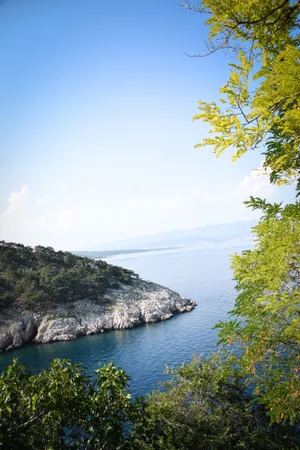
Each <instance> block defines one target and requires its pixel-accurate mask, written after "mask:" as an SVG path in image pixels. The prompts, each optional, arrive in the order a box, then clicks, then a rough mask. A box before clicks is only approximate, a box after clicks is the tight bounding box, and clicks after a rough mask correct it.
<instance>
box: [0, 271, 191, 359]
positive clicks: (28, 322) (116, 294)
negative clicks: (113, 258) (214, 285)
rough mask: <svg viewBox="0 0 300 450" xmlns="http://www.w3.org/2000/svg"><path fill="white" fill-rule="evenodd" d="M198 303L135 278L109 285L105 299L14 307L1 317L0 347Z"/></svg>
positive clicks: (163, 316) (157, 316) (158, 315)
mask: <svg viewBox="0 0 300 450" xmlns="http://www.w3.org/2000/svg"><path fill="white" fill-rule="evenodd" d="M195 306H196V303H195V302H193V301H191V300H190V299H185V298H182V297H180V295H179V294H177V293H176V292H174V291H171V290H170V289H167V288H166V287H163V286H160V285H158V284H155V283H151V282H148V281H144V280H141V279H134V280H132V283H131V284H130V285H120V287H119V288H118V289H108V290H107V291H106V292H105V295H104V296H103V298H101V302H97V301H95V300H80V301H75V302H70V303H66V304H63V305H60V306H57V307H53V308H50V309H48V310H47V311H46V312H40V313H31V312H30V311H29V310H22V311H20V310H14V311H13V312H11V313H10V314H6V316H5V317H1V320H0V351H4V350H11V349H13V348H17V347H21V346H23V345H25V344H27V343H30V342H32V343H36V344H40V343H47V342H55V341H68V340H72V339H76V338H77V337H78V336H84V335H88V334H95V333H101V332H104V331H109V330H117V329H125V328H133V327H135V326H137V325H140V324H142V323H150V322H157V321H161V320H167V319H170V318H171V317H172V316H173V315H174V314H178V313H183V312H186V311H191V310H192V309H193V308H194V307H195Z"/></svg>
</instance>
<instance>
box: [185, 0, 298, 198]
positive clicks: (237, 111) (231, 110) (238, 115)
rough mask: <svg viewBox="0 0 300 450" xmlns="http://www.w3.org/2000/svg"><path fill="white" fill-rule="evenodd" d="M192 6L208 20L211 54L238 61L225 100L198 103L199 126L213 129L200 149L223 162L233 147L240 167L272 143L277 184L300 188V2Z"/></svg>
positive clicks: (211, 1)
mask: <svg viewBox="0 0 300 450" xmlns="http://www.w3.org/2000/svg"><path fill="white" fill-rule="evenodd" d="M185 7H186V8H188V9H193V10H194V11H197V12H199V13H201V14H208V15H209V19H208V20H207V22H206V24H207V25H209V26H210V33H209V41H208V44H207V46H208V54H210V53H213V52H215V51H217V50H222V49H223V50H224V49H226V50H230V51H232V52H233V54H234V55H235V59H236V61H234V62H232V63H230V64H229V66H230V67H231V70H230V76H229V79H228V81H227V83H226V84H225V86H223V87H221V89H220V93H221V94H222V97H221V98H220V101H219V102H211V103H207V102H203V101H199V110H200V113H199V114H197V115H196V116H195V117H194V119H195V120H198V119H201V120H203V121H205V122H207V123H208V124H209V125H210V134H211V136H210V137H208V138H205V139H204V140H203V141H202V142H201V143H199V144H197V145H196V147H199V146H207V145H212V146H213V151H214V153H215V154H216V155H217V156H219V155H220V154H221V153H222V152H223V151H224V150H226V149H230V148H234V149H235V154H234V156H233V160H235V159H237V158H239V157H240V156H241V155H242V154H244V153H245V152H246V151H249V150H252V149H257V148H259V147H261V146H262V145H263V144H267V145H266V147H265V156H266V158H265V162H264V165H265V168H266V169H268V170H270V178H271V181H272V182H278V183H287V182H290V181H293V180H294V179H295V178H297V177H298V182H299V183H300V178H299V169H300V159H299V145H300V65H299V58H300V50H299V43H300V37H299V32H298V26H299V12H300V2H299V0H297V1H293V0H265V1H263V2H261V1H256V0H248V1H245V2H244V1H243V2H242V1H231V0H225V1H223V0H203V1H201V6H200V7H199V8H193V7H192V6H191V5H190V3H189V2H186V3H185ZM196 56H197V55H196ZM298 189H300V184H298Z"/></svg>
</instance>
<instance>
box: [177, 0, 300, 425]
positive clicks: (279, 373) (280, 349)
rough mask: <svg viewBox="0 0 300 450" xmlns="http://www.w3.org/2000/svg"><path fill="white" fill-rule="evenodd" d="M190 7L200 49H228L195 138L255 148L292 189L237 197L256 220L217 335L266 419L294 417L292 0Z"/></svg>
mask: <svg viewBox="0 0 300 450" xmlns="http://www.w3.org/2000/svg"><path fill="white" fill-rule="evenodd" d="M186 5H187V7H188V8H190V9H193V8H192V6H190V4H189V2H186ZM195 10H196V11H197V12H198V13H199V14H207V15H208V20H207V22H206V23H207V25H209V27H210V31H209V42H208V48H209V53H214V52H217V51H218V50H226V51H227V52H228V53H230V54H231V56H232V59H231V61H230V63H229V66H230V74H229V78H228V81H227V82H226V84H225V85H224V86H222V87H221V88H220V97H221V98H220V100H219V101H218V102H203V101H200V102H199V110H200V112H199V114H198V115H197V116H196V117H195V119H196V120H199V119H200V120H203V121H205V122H206V123H208V125H209V137H207V138H205V139H204V140H203V141H202V142H201V143H200V144H199V145H200V146H207V145H210V146H212V147H213V151H214V153H215V154H216V155H217V156H219V155H221V154H222V153H223V152H224V151H232V150H234V151H235V153H234V155H233V160H234V161H235V160H236V159H237V158H239V157H241V156H242V155H243V154H244V153H246V152H248V151H249V150H256V151H257V150H259V151H260V152H261V153H262V154H263V155H264V161H263V169H264V173H265V175H268V176H269V180H270V182H271V183H277V184H278V185H281V184H287V183H288V184H294V186H295V201H294V203H292V204H289V205H285V206H283V205H282V204H281V203H280V204H270V203H268V202H266V201H265V200H264V199H260V198H253V197H252V198H251V199H250V201H248V202H246V204H247V206H250V207H252V208H253V209H258V210H261V211H262V214H263V217H262V219H261V220H260V222H259V223H258V225H257V226H255V227H254V229H253V231H254V233H255V244H256V245H255V249H254V250H253V251H250V250H249V251H245V252H244V253H243V254H242V255H241V256H239V255H235V256H234V257H233V259H232V269H233V272H234V278H235V280H236V283H237V285H236V287H237V290H238V297H237V299H236V303H235V307H234V309H233V311H232V320H230V321H228V322H227V323H222V324H220V327H221V332H220V341H221V342H222V343H223V345H229V346H231V345H235V346H238V347H239V349H240V354H239V358H236V362H235V364H237V365H238V366H239V368H240V371H241V374H242V375H243V376H244V377H245V379H246V380H247V383H248V384H249V385H250V386H254V387H255V392H256V395H257V396H258V399H259V401H260V402H261V403H262V404H264V405H265V407H266V408H267V411H268V414H269V416H270V418H271V420H272V421H273V422H282V423H292V424H293V423H298V424H299V421H300V356H299V355H300V204H299V201H297V197H298V196H299V194H300V128H299V124H300V45H299V44H300V35H299V13H300V2H299V1H298V0H266V1H263V2H261V1H257V0H249V1H232V0H225V1H224V0H202V1H201V2H200V5H199V7H197V8H195ZM199 145H198V146H199Z"/></svg>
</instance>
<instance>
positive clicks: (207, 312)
mask: <svg viewBox="0 0 300 450" xmlns="http://www.w3.org/2000/svg"><path fill="white" fill-rule="evenodd" d="M249 246H250V244H249V243H237V244H235V245H231V246H230V247H229V246H228V245H227V246H225V245H210V246H209V245H207V246H204V247H194V248H183V249H178V250H168V251H163V252H151V253H141V254H135V255H130V256H128V255H126V256H124V257H122V256H119V257H118V258H117V257H114V258H110V259H109V260H108V262H110V263H111V264H116V265H120V266H123V267H125V268H128V269H132V270H134V271H136V272H137V273H139V274H140V276H141V277H142V278H144V279H146V280H151V281H154V282H156V283H159V284H162V285H165V286H167V287H169V288H171V289H173V290H175V291H177V292H179V293H180V294H181V295H182V296H186V297H191V298H192V299H193V300H195V301H196V302H197V304H198V306H197V307H196V308H195V309H194V310H193V311H192V312H190V313H185V314H179V315H178V316H175V317H174V318H172V319H171V320H169V321H167V322H160V323H155V324H151V325H143V326H141V327H138V328H135V329H133V330H122V331H113V332H109V333H104V334H100V335H94V336H87V337H83V338H80V339H77V340H75V341H71V342H58V343H53V344H44V345H37V346H34V345H32V346H28V347H25V348H23V349H19V350H14V351H12V352H8V353H5V354H2V356H1V358H2V359H1V360H0V370H2V369H4V368H5V367H7V365H8V364H9V363H10V362H11V360H12V358H13V357H17V358H18V360H19V362H20V363H24V364H26V365H27V366H28V367H29V368H30V369H31V370H32V371H34V372H36V371H39V370H41V369H42V368H47V367H48V365H49V363H50V361H51V360H52V359H53V358H67V359H71V360H72V361H73V362H74V363H75V362H82V363H83V365H84V366H85V367H86V368H87V369H88V371H89V372H90V373H92V371H93V370H94V369H96V368H97V366H98V363H106V362H108V361H113V362H114V363H115V364H116V365H118V366H120V367H122V368H123V369H124V370H126V372H127V373H128V374H129V375H130V376H131V379H132V381H131V390H132V393H133V394H134V395H143V394H145V393H147V392H149V391H150V390H151V389H152V388H153V387H155V385H156V384H157V382H159V381H161V380H163V379H164V375H163V371H164V368H165V365H166V364H168V365H172V366H174V365H177V364H180V363H182V362H183V361H184V360H187V359H190V357H191V355H193V354H207V353H209V352H210V351H211V350H213V349H214V347H215V345H216V341H217V337H216V334H217V332H216V330H211V328H212V326H213V325H214V324H216V323H217V322H218V321H219V320H225V319H226V317H227V311H229V310H230V309H232V306H233V304H234V299H235V296H236V293H235V290H234V282H233V281H232V273H231V272H230V269H229V265H230V262H229V255H230V254H232V253H235V252H240V251H241V250H242V249H244V248H248V247H249Z"/></svg>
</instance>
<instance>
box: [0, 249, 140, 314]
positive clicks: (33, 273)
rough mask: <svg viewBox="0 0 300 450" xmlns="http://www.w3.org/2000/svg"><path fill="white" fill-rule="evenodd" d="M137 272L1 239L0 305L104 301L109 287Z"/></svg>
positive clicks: (41, 305)
mask: <svg viewBox="0 0 300 450" xmlns="http://www.w3.org/2000/svg"><path fill="white" fill-rule="evenodd" d="M137 277H138V275H137V274H135V273H134V272H132V271H131V270H127V269H124V268H122V267H117V266H112V265H110V264H107V263H106V262H104V261H100V260H99V261H94V260H91V259H89V258H83V257H81V256H75V255H73V254H72V253H69V252H62V251H58V252H56V251H54V249H53V248H51V247H42V246H37V247H35V248H31V247H26V246H24V245H21V244H15V243H9V242H4V241H0V309H2V310H3V309H7V308H8V307H20V308H23V309H26V308H27V309H28V308H30V309H31V310H33V309H38V310H40V309H43V308H44V309H46V308H47V307H49V306H54V305H56V304H59V303H61V302H64V303H65V302H73V301H76V300H82V299H85V298H89V299H91V300H95V301H101V298H102V296H103V294H104V292H105V291H106V289H108V288H116V287H118V286H119V283H123V284H128V283H131V282H132V279H133V278H137Z"/></svg>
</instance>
